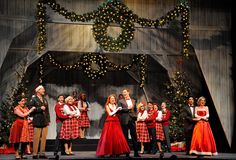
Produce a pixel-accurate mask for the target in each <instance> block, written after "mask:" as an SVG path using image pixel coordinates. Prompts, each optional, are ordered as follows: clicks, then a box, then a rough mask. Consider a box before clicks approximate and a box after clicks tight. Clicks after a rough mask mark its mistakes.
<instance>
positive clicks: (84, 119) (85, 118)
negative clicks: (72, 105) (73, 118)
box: [78, 111, 90, 128]
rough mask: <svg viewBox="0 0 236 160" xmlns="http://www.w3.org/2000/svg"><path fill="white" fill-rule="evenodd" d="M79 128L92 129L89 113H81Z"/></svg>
mask: <svg viewBox="0 0 236 160" xmlns="http://www.w3.org/2000/svg"><path fill="white" fill-rule="evenodd" d="M78 121H79V127H83V128H89V127H90V121H89V118H88V114H87V111H83V112H82V113H81V115H80V116H79V119H78Z"/></svg>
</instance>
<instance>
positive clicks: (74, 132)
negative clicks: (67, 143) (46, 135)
mask: <svg viewBox="0 0 236 160" xmlns="http://www.w3.org/2000/svg"><path fill="white" fill-rule="evenodd" d="M67 106H68V107H69V109H70V110H71V111H74V110H76V109H75V106H73V105H67ZM76 138H79V127H78V118H76V117H72V118H69V117H68V118H67V119H65V120H64V121H63V123H62V126H61V131H60V139H66V140H70V139H76Z"/></svg>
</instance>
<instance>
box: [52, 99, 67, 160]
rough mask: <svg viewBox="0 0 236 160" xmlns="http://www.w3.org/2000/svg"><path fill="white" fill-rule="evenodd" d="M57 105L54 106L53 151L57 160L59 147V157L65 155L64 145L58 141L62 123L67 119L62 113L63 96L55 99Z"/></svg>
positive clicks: (61, 141)
mask: <svg viewBox="0 0 236 160" xmlns="http://www.w3.org/2000/svg"><path fill="white" fill-rule="evenodd" d="M57 101H58V102H57V104H56V105H55V108H54V110H55V112H56V123H57V129H56V131H57V136H56V140H55V151H54V156H55V157H56V158H57V159H58V158H59V156H58V151H59V147H60V145H61V155H65V148H64V143H63V140H60V139H59V138H60V131H61V126H62V122H63V121H64V120H65V119H67V118H69V117H68V116H67V115H65V114H64V113H63V106H64V96H63V95H59V96H58V98H57Z"/></svg>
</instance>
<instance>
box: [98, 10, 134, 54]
mask: <svg viewBox="0 0 236 160" xmlns="http://www.w3.org/2000/svg"><path fill="white" fill-rule="evenodd" d="M110 7H111V6H110ZM112 7H113V9H114V10H113V11H112V10H106V8H105V9H102V10H100V11H99V16H98V17H96V19H95V21H94V24H93V35H94V38H95V41H96V42H97V43H98V44H99V45H100V46H101V47H102V48H103V49H104V50H106V51H111V52H119V51H121V50H122V49H125V48H126V47H127V45H128V44H130V42H131V41H132V40H133V38H134V31H135V28H134V22H133V21H132V18H131V17H130V15H132V12H131V11H129V10H127V8H126V7H125V6H122V5H121V6H120V7H121V8H117V7H116V6H112ZM121 12H124V13H123V14H121ZM111 23H116V24H119V26H120V28H121V33H120V34H119V36H118V37H116V38H113V37H111V36H109V35H108V33H107V28H108V27H109V26H110V24H111Z"/></svg>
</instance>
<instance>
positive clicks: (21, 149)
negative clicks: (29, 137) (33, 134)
mask: <svg viewBox="0 0 236 160" xmlns="http://www.w3.org/2000/svg"><path fill="white" fill-rule="evenodd" d="M27 144H28V143H14V149H15V151H16V150H18V152H19V153H20V155H23V154H24V153H25V149H26V146H27Z"/></svg>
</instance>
